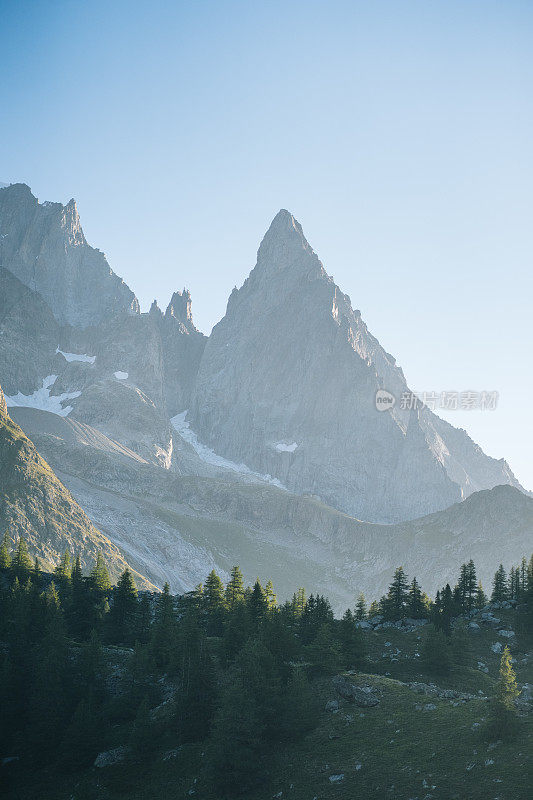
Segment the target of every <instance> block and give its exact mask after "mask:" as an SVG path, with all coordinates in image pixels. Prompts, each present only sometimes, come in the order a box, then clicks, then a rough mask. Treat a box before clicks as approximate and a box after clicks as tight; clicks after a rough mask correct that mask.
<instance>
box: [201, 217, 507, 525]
mask: <svg viewBox="0 0 533 800" xmlns="http://www.w3.org/2000/svg"><path fill="white" fill-rule="evenodd" d="M379 389H386V390H387V391H389V392H392V393H393V394H394V395H395V397H396V398H398V400H399V399H400V398H401V396H402V393H403V392H405V391H408V386H407V383H406V381H405V378H404V375H403V372H402V370H401V369H400V368H399V367H398V366H397V365H396V363H395V359H394V358H393V357H392V356H391V355H389V354H388V353H386V352H385V350H384V349H383V348H382V347H381V346H380V344H379V342H378V341H377V339H375V338H374V337H373V336H372V335H371V334H370V332H369V331H368V329H367V327H366V325H365V323H364V322H363V320H362V318H361V314H360V312H359V311H354V310H353V309H352V306H351V303H350V298H349V297H348V296H347V295H345V294H343V293H342V292H341V290H340V289H339V287H338V286H336V285H335V283H334V281H333V279H332V278H330V277H329V276H328V275H327V273H326V272H325V270H324V267H323V266H322V264H321V262H320V261H319V259H318V257H317V256H316V254H315V253H314V252H313V250H312V248H311V247H310V245H309V244H308V242H307V241H306V239H305V237H304V235H303V232H302V228H301V226H300V225H299V223H298V222H297V221H296V220H295V219H294V217H292V215H291V214H289V213H288V212H287V211H280V212H279V214H278V215H277V216H276V218H275V219H274V221H273V222H272V225H271V226H270V229H269V230H268V232H267V234H266V236H265V238H264V239H263V242H262V243H261V246H260V248H259V252H258V257H257V264H256V266H255V268H254V269H253V270H252V272H251V274H250V276H249V277H248V279H247V280H246V281H245V283H244V285H243V286H242V287H241V289H239V290H236V289H235V290H234V291H233V293H232V294H231V296H230V298H229V302H228V307H227V311H226V315H225V317H224V318H223V319H222V320H221V322H219V323H218V325H216V326H215V328H214V329H213V332H212V334H211V337H210V338H209V341H208V343H207V345H206V348H205V351H204V355H203V358H202V361H201V365H200V369H199V373H198V378H197V381H196V387H195V392H194V396H193V402H192V406H191V412H190V420H191V423H192V426H193V428H194V429H195V430H196V432H197V433H198V435H199V436H200V438H202V439H204V440H205V441H206V442H207V443H208V444H209V445H210V446H211V447H212V448H213V449H215V450H216V451H217V452H220V453H221V454H223V455H224V456H227V457H229V458H231V459H233V460H235V461H244V462H245V463H246V464H248V465H249V466H251V467H253V468H254V469H257V470H258V471H259V472H262V473H270V474H271V475H274V476H276V477H277V478H279V480H280V481H282V483H284V484H285V485H286V486H287V487H288V488H289V489H291V490H292V491H295V492H306V493H312V494H316V495H318V496H319V497H321V498H322V499H323V500H324V501H325V502H327V503H328V504H330V505H332V506H334V507H336V508H339V509H341V510H344V511H347V512H348V513H350V514H353V515H355V516H357V517H358V518H360V519H366V520H371V521H378V522H387V523H390V522H396V521H399V520H404V519H412V518H413V517H416V516H419V515H422V514H427V513H430V512H432V511H435V510H437V509H442V508H446V507H447V506H449V505H451V504H452V503H454V502H456V501H458V500H460V499H462V498H463V497H464V496H466V495H468V494H469V493H470V492H472V491H473V490H475V489H478V488H490V487H492V486H494V485H496V484H499V483H508V482H512V483H514V484H516V480H515V479H514V477H513V476H512V473H510V470H509V469H508V467H507V466H506V465H505V464H502V463H501V462H497V461H495V460H493V459H490V458H488V457H487V456H485V455H484V454H483V453H482V452H481V451H480V449H479V448H477V447H476V445H474V443H473V442H472V441H471V440H470V439H468V437H467V436H465V435H463V434H459V433H458V432H457V431H455V432H454V433H453V434H452V435H449V436H448V429H447V426H446V423H441V421H440V420H438V419H437V418H436V417H435V416H434V415H433V414H432V413H431V412H430V411H429V410H428V409H427V408H425V407H424V408H421V409H411V410H410V409H402V408H401V407H400V403H397V404H396V406H395V407H394V408H392V409H391V410H389V411H385V412H380V411H378V410H377V409H376V404H375V397H376V392H377V391H378V390H379ZM450 427H451V426H450ZM452 431H454V429H452ZM475 461H477V462H478V463H477V466H476V469H475V470H474V469H473V464H474V462H475Z"/></svg>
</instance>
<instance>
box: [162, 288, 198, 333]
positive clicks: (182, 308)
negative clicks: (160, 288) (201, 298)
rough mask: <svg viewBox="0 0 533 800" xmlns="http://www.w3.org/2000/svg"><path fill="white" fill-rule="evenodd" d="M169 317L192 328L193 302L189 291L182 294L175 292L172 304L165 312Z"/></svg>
mask: <svg viewBox="0 0 533 800" xmlns="http://www.w3.org/2000/svg"><path fill="white" fill-rule="evenodd" d="M165 316H167V317H175V318H176V319H177V320H179V321H180V322H183V324H184V325H186V326H191V325H192V324H193V322H192V300H191V293H190V292H189V290H188V289H184V290H183V291H182V292H174V294H173V295H172V297H171V298H170V303H169V304H168V306H167V310H166V312H165Z"/></svg>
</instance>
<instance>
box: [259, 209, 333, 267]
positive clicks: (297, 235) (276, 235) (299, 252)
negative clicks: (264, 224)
mask: <svg viewBox="0 0 533 800" xmlns="http://www.w3.org/2000/svg"><path fill="white" fill-rule="evenodd" d="M309 257H311V258H312V260H313V267H319V268H322V265H321V264H320V261H319V260H318V257H317V256H316V254H315V253H314V251H313V248H312V247H311V245H310V244H309V242H308V241H307V239H306V238H305V236H304V232H303V229H302V226H301V225H300V223H299V222H298V220H297V219H296V218H295V217H294V216H293V215H292V214H291V213H290V211H287V209H285V208H282V209H281V210H280V211H278V213H277V214H276V216H275V217H274V219H273V220H272V222H271V223H270V227H269V229H268V230H267V232H266V233H265V236H264V238H263V241H262V242H261V244H260V246H259V250H258V252H257V267H260V271H261V272H265V271H267V272H268V273H278V272H281V271H283V270H287V269H289V268H294V267H297V266H299V267H301V268H304V269H308V268H309ZM257 267H256V269H257Z"/></svg>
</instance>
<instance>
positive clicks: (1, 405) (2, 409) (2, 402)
mask: <svg viewBox="0 0 533 800" xmlns="http://www.w3.org/2000/svg"><path fill="white" fill-rule="evenodd" d="M0 414H3V415H4V417H5V416H7V403H6V399H5V397H4V393H3V391H2V387H1V386H0Z"/></svg>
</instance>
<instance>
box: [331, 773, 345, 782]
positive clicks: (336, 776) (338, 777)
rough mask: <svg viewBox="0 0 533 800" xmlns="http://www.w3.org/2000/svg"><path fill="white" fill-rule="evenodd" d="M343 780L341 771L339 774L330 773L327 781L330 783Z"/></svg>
mask: <svg viewBox="0 0 533 800" xmlns="http://www.w3.org/2000/svg"><path fill="white" fill-rule="evenodd" d="M343 780H344V773H343V772H341V773H340V774H339V775H330V776H329V782H330V783H340V782H341V781H343Z"/></svg>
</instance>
